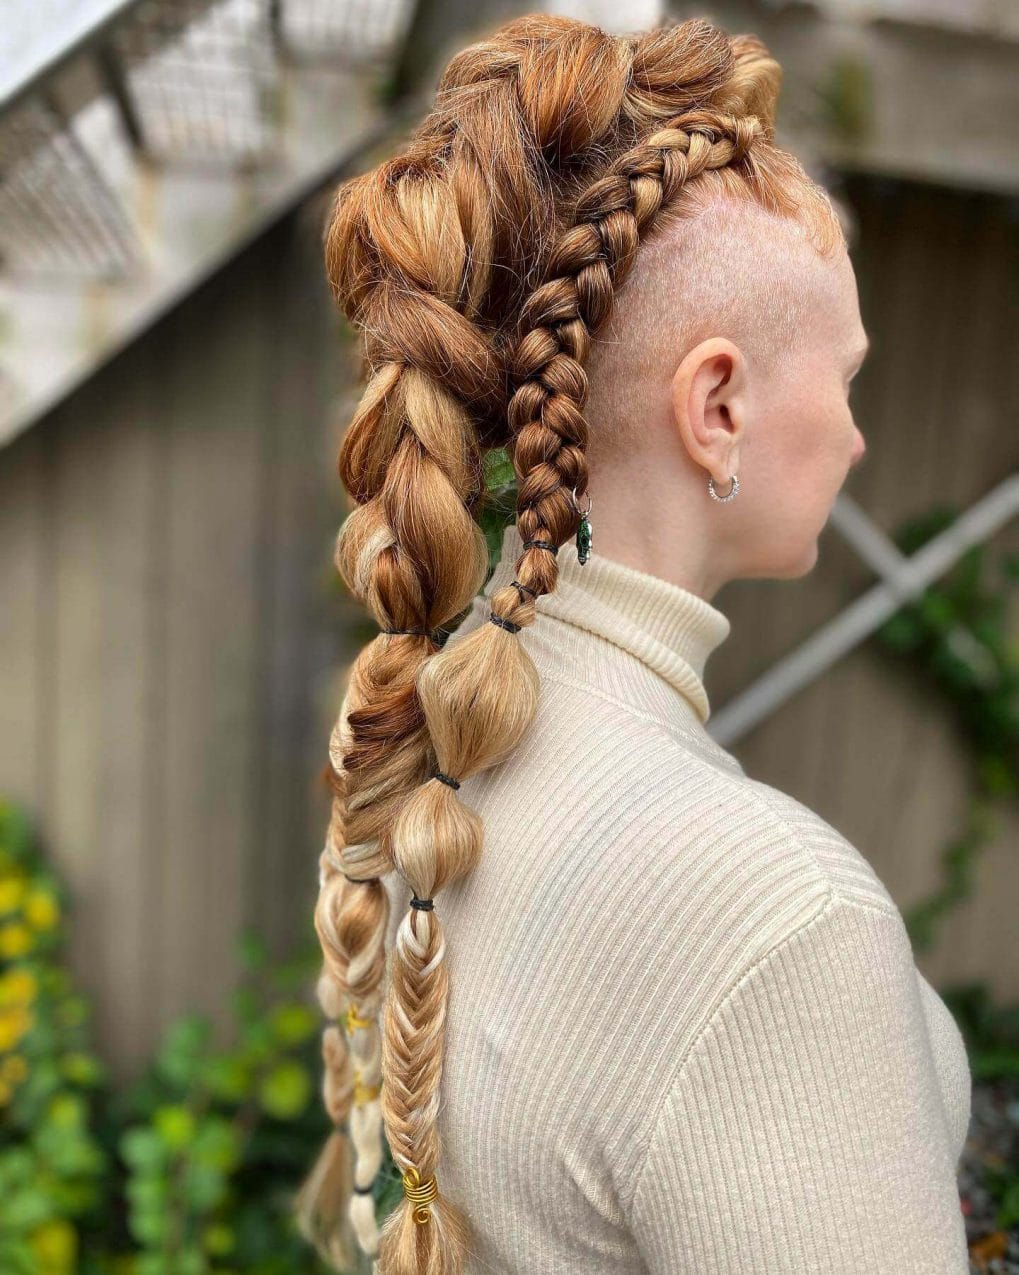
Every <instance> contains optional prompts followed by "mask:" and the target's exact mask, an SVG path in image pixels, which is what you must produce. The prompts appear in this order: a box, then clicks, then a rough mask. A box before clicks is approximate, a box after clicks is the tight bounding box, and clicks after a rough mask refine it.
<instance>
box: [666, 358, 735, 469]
mask: <svg viewBox="0 0 1019 1275" xmlns="http://www.w3.org/2000/svg"><path fill="white" fill-rule="evenodd" d="M746 384H747V362H746V359H745V357H744V355H743V352H742V351H741V350H740V348H739V346H738V345H734V344H733V342H732V341H729V340H727V339H726V338H725V337H709V338H708V339H707V340H706V341H701V342H700V344H699V345H696V346H694V348H693V349H692V350H690V352H689V353H688V354H687V355H685V357H684V358H683V361H682V362H681V363H680V365H679V367H678V368H677V369H676V372H675V375H674V376H673V378H672V384H671V387H670V395H671V401H672V420H673V425H674V426H675V429H676V430H677V432H678V434H679V436H680V438H681V440H682V442H683V446H684V447H685V448H686V451H687V453H688V454H689V456H690V459H691V460H692V461H693V462H694V464H695V465H699V466H700V467H701V469H704V470H706V471H707V472H708V473H709V474H711V476H712V477H713V478H714V480H715V482H716V483H718V484H719V485H720V486H723V487H724V486H725V485H726V484H727V483H728V480H729V478H730V477H731V475H732V474H734V473H736V471H737V469H738V468H739V453H740V444H741V442H742V439H743V433H744V429H745V415H746Z"/></svg>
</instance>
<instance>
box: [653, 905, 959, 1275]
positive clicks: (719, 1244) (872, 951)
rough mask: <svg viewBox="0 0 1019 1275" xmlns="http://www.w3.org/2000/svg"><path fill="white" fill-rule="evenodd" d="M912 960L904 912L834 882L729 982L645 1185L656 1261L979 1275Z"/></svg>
mask: <svg viewBox="0 0 1019 1275" xmlns="http://www.w3.org/2000/svg"><path fill="white" fill-rule="evenodd" d="M914 971H915V965H914V962H913V954H912V948H911V945H910V942H909V936H908V934H907V932H906V929H905V925H904V924H903V921H902V917H901V916H900V915H899V913H898V912H897V911H896V912H892V911H886V910H884V909H881V908H878V907H875V906H870V905H864V904H861V903H857V902H852V901H847V900H845V899H842V898H840V897H837V896H835V897H831V898H829V899H828V900H827V901H826V903H825V904H824V906H823V907H822V909H821V910H820V912H818V913H817V914H816V915H815V916H814V917H813V918H812V919H811V920H809V921H807V922H806V923H804V924H803V925H801V926H800V927H799V928H798V929H797V930H795V931H794V932H793V933H792V934H790V935H789V936H787V937H786V938H784V939H783V940H782V941H781V942H780V943H779V944H778V945H777V946H775V947H773V948H772V949H771V950H770V951H769V952H768V953H767V954H766V955H765V956H764V957H763V958H761V959H760V960H759V961H757V962H756V963H755V964H754V965H753V966H752V967H751V969H750V970H748V971H747V972H746V973H745V974H744V975H743V977H742V978H741V979H740V980H739V981H738V982H737V983H736V984H735V985H734V986H733V987H732V988H731V989H730V991H729V992H728V994H727V995H725V996H724V998H723V999H722V1000H721V1001H720V1003H719V1004H718V1005H717V1007H716V1008H715V1009H714V1011H713V1012H712V1013H711V1015H710V1017H709V1019H708V1021H707V1023H706V1024H705V1026H704V1027H703V1028H702V1029H701V1030H700V1031H699V1033H698V1034H697V1036H696V1038H695V1040H694V1042H693V1044H692V1046H691V1047H690V1049H689V1050H688V1051H687V1053H686V1057H685V1058H684V1059H683V1060H682V1061H681V1062H680V1063H679V1069H678V1071H677V1073H676V1075H675V1077H674V1079H673V1081H672V1082H671V1086H670V1089H669V1092H668V1094H667V1095H666V1097H665V1100H664V1103H663V1105H662V1107H661V1109H660V1111H659V1112H658V1114H657V1116H656V1121H655V1126H654V1129H653V1131H652V1136H651V1139H650V1142H649V1145H648V1150H647V1154H646V1157H645V1159H644V1161H643V1163H642V1165H641V1169H640V1173H639V1175H638V1178H637V1181H636V1186H635V1189H634V1191H633V1193H632V1195H631V1196H630V1208H629V1216H630V1226H631V1229H632V1231H633V1234H634V1237H635V1240H636V1242H637V1244H638V1246H639V1248H640V1250H641V1253H642V1255H643V1257H644V1260H645V1263H646V1265H647V1268H648V1270H649V1272H651V1273H652V1275H678V1272H680V1271H697V1272H698V1275H731V1273H732V1272H733V1271H754V1272H755V1275H779V1272H789V1275H792V1273H793V1272H795V1273H796V1275H807V1273H808V1272H822V1271H823V1272H826V1273H830V1272H834V1271H837V1272H839V1275H907V1273H909V1272H916V1273H917V1275H920V1272H922V1273H923V1275H966V1272H967V1271H968V1270H969V1260H968V1254H967V1246H966V1235H965V1227H964V1222H963V1215H962V1210H961V1205H960V1200H959V1193H958V1187H957V1183H956V1177H955V1161H954V1153H953V1150H952V1147H951V1135H950V1132H949V1130H948V1128H947V1126H946V1120H945V1113H944V1107H943V1104H942V1101H941V1096H940V1091H939V1089H938V1079H937V1072H936V1069H935V1064H934V1059H933V1057H932V1054H931V1050H930V1046H929V1043H928V1040H927V1036H926V1030H925V1025H924V1013H923V1007H922V1004H921V1001H920V997H919V990H918V986H917V980H916V975H915V972H914Z"/></svg>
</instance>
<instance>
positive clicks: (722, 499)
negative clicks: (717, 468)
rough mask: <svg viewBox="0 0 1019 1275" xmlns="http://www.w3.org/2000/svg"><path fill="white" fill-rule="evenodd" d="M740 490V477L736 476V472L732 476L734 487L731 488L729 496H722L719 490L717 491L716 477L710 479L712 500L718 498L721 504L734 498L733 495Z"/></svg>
mask: <svg viewBox="0 0 1019 1275" xmlns="http://www.w3.org/2000/svg"><path fill="white" fill-rule="evenodd" d="M738 491H739V479H738V478H737V477H736V475H735V474H733V476H732V487H731V488H730V490H729V494H728V495H727V496H720V495H719V494H718V492H717V491H715V480H714V478H709V479H708V494H709V495H710V496H711V499H712V500H717V501H718V503H719V504H720V505H724V504H725V503H726V502H727V501H729V500H732V498H733V496H735V495H736V493H737V492H738Z"/></svg>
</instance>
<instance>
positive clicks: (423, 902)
mask: <svg viewBox="0 0 1019 1275" xmlns="http://www.w3.org/2000/svg"><path fill="white" fill-rule="evenodd" d="M410 906H411V907H412V908H417V909H418V911H420V912H431V910H432V900H431V899H419V898H418V896H417V895H416V894H415V895H414V897H413V898H412V899H411V901H410Z"/></svg>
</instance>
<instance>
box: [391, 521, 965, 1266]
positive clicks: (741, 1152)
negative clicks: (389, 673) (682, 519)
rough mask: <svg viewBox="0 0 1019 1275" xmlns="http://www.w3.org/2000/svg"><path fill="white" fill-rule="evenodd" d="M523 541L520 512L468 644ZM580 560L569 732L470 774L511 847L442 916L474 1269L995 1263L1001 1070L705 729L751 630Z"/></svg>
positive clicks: (565, 714) (822, 854)
mask: <svg viewBox="0 0 1019 1275" xmlns="http://www.w3.org/2000/svg"><path fill="white" fill-rule="evenodd" d="M520 552H521V540H520V535H519V533H518V531H517V529H516V527H515V525H511V526H509V527H508V528H507V529H506V532H505V534H504V540H503V546H502V557H501V560H500V562H499V564H498V566H497V567H496V570H495V573H494V575H493V577H492V579H491V580H490V581H489V583H488V585H487V586H486V588H485V591H484V593H483V594H482V595H480V596H479V597H478V598H476V599H475V602H474V606H473V609H472V611H471V612H470V613H469V615H468V617H467V618H466V620H465V621H464V622H463V623H462V624H461V626H460V628H459V629H458V630H457V631H456V632H455V633H454V634H453V635H452V636H451V637H450V638H449V642H450V643H455V642H456V641H458V640H459V639H460V638H461V637H462V636H463V635H464V634H466V633H467V632H469V631H470V630H472V629H474V628H475V627H477V625H479V624H483V623H486V622H487V621H488V616H489V613H490V610H491V607H490V597H491V594H492V593H493V592H494V590H496V589H498V588H500V587H502V586H503V585H504V584H507V583H508V582H509V581H510V580H512V579H513V574H514V566H515V563H516V560H517V558H518V557H519V555H520ZM558 560H559V566H560V583H559V587H558V589H557V591H556V592H555V593H554V594H553V595H551V596H549V597H542V598H540V599H539V601H538V603H537V609H538V611H539V615H538V617H537V619H536V621H535V623H534V624H533V625H531V626H529V627H528V628H526V629H524V630H522V631H521V632H520V633H519V634H518V635H517V640H519V641H522V642H523V643H524V644H525V646H526V648H527V650H528V652H529V653H530V655H531V657H532V659H533V660H534V662H535V665H536V666H537V669H538V672H539V674H540V676H541V687H542V689H541V702H540V707H539V710H538V714H537V717H536V719H535V721H534V723H533V725H532V727H531V729H530V730H529V732H528V734H527V735H526V736H525V738H524V740H523V742H522V743H521V745H520V746H519V747H518V748H517V750H516V751H515V752H514V753H513V754H512V755H511V757H509V758H508V759H507V760H506V761H505V762H504V763H502V764H501V765H499V766H496V767H493V768H492V769H490V770H488V771H485V772H483V773H481V774H478V775H474V776H471V777H469V778H467V779H466V780H465V781H464V782H463V784H462V786H461V788H460V793H459V795H460V797H461V798H462V799H463V801H464V802H465V803H467V804H468V805H469V806H471V807H473V808H474V809H475V810H477V811H478V812H479V814H480V815H481V817H482V819H483V820H484V825H485V848H484V854H483V857H482V861H481V864H480V866H479V867H478V869H477V871H476V872H474V873H473V874H472V875H471V876H470V877H469V878H468V879H467V880H465V881H461V882H457V883H456V884H454V885H452V886H450V887H448V888H447V889H445V890H442V891H441V892H440V893H439V894H438V895H437V896H436V902H435V909H436V914H437V915H438V916H440V917H441V920H442V924H443V926H444V927H445V933H446V938H447V942H448V949H447V961H448V966H449V972H450V997H449V1013H448V1018H447V1025H446V1046H445V1052H444V1065H443V1079H442V1092H441V1100H442V1105H441V1109H440V1113H439V1131H440V1134H441V1139H442V1159H441V1162H440V1166H439V1170H438V1174H437V1181H438V1185H439V1190H440V1192H444V1193H445V1194H447V1195H448V1196H449V1197H450V1198H452V1199H455V1200H456V1201H457V1202H458V1203H460V1204H461V1205H462V1206H463V1208H464V1209H465V1210H466V1212H467V1215H468V1217H469V1219H470V1221H471V1224H472V1226H473V1227H474V1230H475V1233H476V1236H477V1242H476V1247H475V1250H474V1253H473V1255H472V1258H471V1260H470V1262H469V1264H468V1268H467V1275H485V1273H486V1272H498V1275H553V1273H554V1275H637V1273H638V1272H654V1273H655V1275H681V1273H682V1275H735V1273H736V1272H753V1273H754V1275H770V1273H771V1272H789V1273H790V1275H792V1273H793V1272H795V1273H796V1275H805V1273H806V1272H822V1271H823V1272H824V1273H825V1275H883V1273H885V1272H887V1275H907V1273H909V1272H917V1275H920V1272H922V1273H923V1275H941V1273H945V1275H965V1272H966V1271H967V1270H968V1261H967V1254H966V1242H965V1232H964V1227H963V1218H962V1213H961V1209H960V1203H959V1195H958V1190H957V1186H956V1168H957V1162H958V1157H959V1155H960V1153H961V1150H962V1146H963V1142H964V1140H965V1135H966V1130H967V1126H968V1122H969V1110H970V1083H971V1082H970V1073H969V1068H968V1065H967V1059H966V1053H965V1049H964V1046H963V1042H962V1038H961V1036H960V1034H959V1031H958V1029H957V1027H956V1025H955V1023H954V1021H953V1019H952V1017H951V1015H950V1013H949V1011H948V1010H947V1008H946V1007H945V1005H944V1003H943V1002H942V1000H941V999H940V997H938V996H937V994H936V993H935V992H934V990H933V989H932V988H931V987H930V985H929V984H928V983H927V982H926V980H925V979H924V978H923V977H922V975H921V974H920V973H919V971H918V970H917V969H916V966H915V964H914V961H913V955H912V950H911V947H910V943H909V938H908V935H907V933H906V930H905V927H904V925H903V921H902V917H901V915H900V913H899V911H898V909H897V908H896V906H895V904H894V902H893V900H892V899H891V897H890V895H889V894H888V892H887V890H886V889H885V887H884V885H883V884H882V883H881V881H880V880H879V879H878V877H877V876H876V875H875V873H874V871H873V869H872V868H871V866H870V864H869V863H868V862H867V860H866V859H865V858H864V857H863V856H862V855H861V854H860V852H859V851H858V850H857V849H855V848H854V847H853V846H852V845H851V844H850V843H849V842H848V841H847V840H846V839H845V838H844V837H842V836H841V835H840V834H839V833H838V832H837V831H835V829H833V828H832V827H831V826H830V825H828V824H827V823H825V821H824V820H823V819H821V817H820V816H819V815H817V814H815V813H814V812H813V811H811V810H809V809H808V808H807V807H805V806H804V805H802V804H801V803H800V802H798V801H796V800H795V799H793V798H792V797H790V796H788V795H786V794H784V793H782V792H780V791H779V790H777V789H775V788H772V787H770V786H769V785H767V784H764V783H761V782H759V781H757V780H754V779H751V778H750V777H748V776H747V775H746V774H745V773H744V771H743V768H742V767H741V765H740V763H739V762H738V761H737V760H736V758H735V757H733V756H732V755H731V754H730V753H729V752H727V751H726V750H724V749H723V748H722V747H720V746H719V745H718V744H717V743H716V742H715V741H714V740H713V739H712V738H711V736H710V735H709V734H708V732H707V730H706V729H705V723H706V722H707V721H708V718H709V715H710V708H709V704H708V699H707V696H706V694H705V690H704V683H703V675H704V668H705V662H706V660H707V658H708V656H709V655H710V654H711V652H712V651H713V650H715V649H716V648H717V647H718V646H719V645H720V643H721V642H722V641H724V639H725V638H726V637H727V636H728V634H729V628H730V626H729V621H728V620H727V619H726V617H725V616H724V615H723V614H722V613H721V612H720V611H718V610H717V609H716V608H715V607H713V606H712V605H711V604H709V603H707V602H705V601H704V600H703V599H701V598H699V597H697V596H695V595H694V594H693V593H690V592H688V591H687V590H685V589H682V588H679V587H678V586H676V585H673V584H671V583H669V582H667V581H664V580H661V579H659V578H657V577H655V576H651V575H648V574H645V573H643V572H640V571H636V570H634V569H633V568H631V567H628V566H625V565H623V564H622V563H618V562H615V561H612V560H610V559H607V558H604V557H601V556H600V555H599V553H598V550H597V528H595V548H594V551H593V554H592V556H591V559H590V560H589V561H588V562H587V563H586V564H585V565H584V566H581V565H580V564H579V562H578V561H577V555H576V549H575V547H574V545H573V544H572V543H570V544H567V545H564V546H563V547H562V548H561V549H560V550H559V558H558ZM387 888H388V889H389V890H390V892H391V896H392V899H393V905H394V907H393V916H392V922H391V930H390V944H392V940H393V936H394V934H395V929H396V926H397V925H398V924H399V922H400V921H401V920H402V918H403V916H404V914H405V913H406V911H407V907H408V905H409V901H410V890H409V887H407V886H406V884H405V883H404V882H403V881H402V879H401V878H400V877H399V876H398V875H397V874H395V873H394V874H392V875H391V876H390V877H389V878H387Z"/></svg>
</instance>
